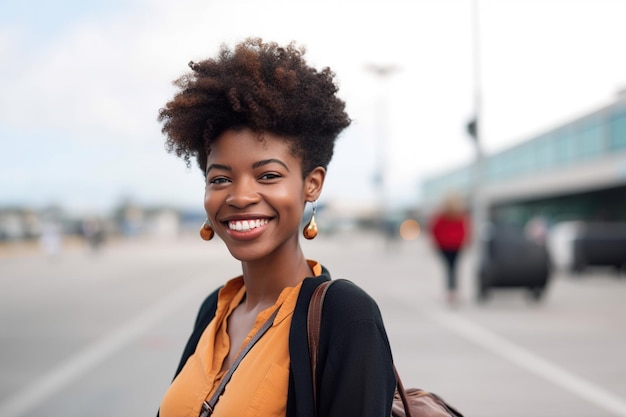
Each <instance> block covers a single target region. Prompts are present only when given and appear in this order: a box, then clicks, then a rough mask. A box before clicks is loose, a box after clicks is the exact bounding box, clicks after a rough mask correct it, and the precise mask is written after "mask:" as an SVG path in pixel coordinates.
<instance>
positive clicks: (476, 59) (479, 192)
mask: <svg viewBox="0 0 626 417" xmlns="http://www.w3.org/2000/svg"><path fill="white" fill-rule="evenodd" d="M471 2H472V41H473V66H474V118H473V120H472V121H471V122H470V125H468V133H469V134H470V136H472V139H473V141H474V148H475V151H476V159H475V162H474V167H473V172H472V181H471V190H470V201H471V203H470V204H471V209H472V224H473V229H474V232H473V233H472V237H473V238H472V241H473V243H474V244H475V245H474V246H475V249H476V250H477V252H480V250H481V248H480V240H481V234H482V232H483V230H484V226H485V223H486V220H487V208H486V205H485V200H484V198H485V195H484V193H483V191H484V165H485V158H484V152H483V143H482V139H483V135H482V130H483V126H484V123H483V114H482V85H481V84H482V83H481V81H482V80H481V66H480V64H481V55H480V52H481V51H480V24H479V17H480V14H479V13H480V5H479V0H471Z"/></svg>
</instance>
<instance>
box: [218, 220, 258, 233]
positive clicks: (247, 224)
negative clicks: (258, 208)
mask: <svg viewBox="0 0 626 417" xmlns="http://www.w3.org/2000/svg"><path fill="white" fill-rule="evenodd" d="M267 222H268V220H267V219H256V220H237V221H230V222H228V228H229V229H230V230H237V231H238V232H242V231H243V232H245V231H248V230H252V229H256V228H257V227H261V226H264V225H266V224H267Z"/></svg>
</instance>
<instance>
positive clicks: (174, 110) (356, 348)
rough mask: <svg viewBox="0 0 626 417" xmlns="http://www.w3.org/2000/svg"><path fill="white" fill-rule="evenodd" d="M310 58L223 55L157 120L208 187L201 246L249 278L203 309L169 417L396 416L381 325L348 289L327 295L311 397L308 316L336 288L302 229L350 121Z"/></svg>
mask: <svg viewBox="0 0 626 417" xmlns="http://www.w3.org/2000/svg"><path fill="white" fill-rule="evenodd" d="M304 53H305V51H304V49H303V48H297V47H296V46H295V45H294V44H293V43H291V44H289V45H287V46H284V47H281V46H279V45H277V44H275V43H265V42H263V41H261V40H260V39H248V40H246V41H245V42H243V43H241V44H238V45H236V47H235V48H234V49H230V48H228V47H227V46H223V47H222V49H221V51H220V53H219V55H218V57H216V58H213V59H208V60H205V61H202V62H199V63H194V62H192V63H190V67H191V69H192V72H191V73H189V74H186V75H184V76H182V77H181V78H179V79H178V80H177V81H176V82H175V84H176V85H177V86H178V87H179V88H180V91H179V92H178V94H176V95H175V97H174V98H173V99H172V100H171V101H170V102H168V103H167V104H166V106H165V107H164V108H163V109H161V110H160V113H159V121H161V122H162V123H163V128H162V131H163V133H164V134H165V135H166V136H167V146H168V149H169V151H171V152H173V153H175V154H176V155H178V156H180V157H183V158H184V159H185V161H186V162H187V164H190V163H191V159H192V157H194V158H195V159H196V161H197V163H198V165H199V167H200V169H201V170H202V172H203V173H204V175H205V180H206V186H205V199H204V209H205V211H206V215H207V221H206V222H205V224H204V225H203V226H202V229H201V235H202V237H203V238H204V239H210V238H211V237H212V235H213V233H215V234H217V235H218V236H220V238H221V239H222V240H223V242H224V244H225V245H226V247H227V248H228V250H229V251H230V253H231V255H232V256H233V257H234V258H235V259H237V260H239V261H240V262H241V267H242V274H241V275H240V276H239V277H235V278H233V279H230V280H228V281H227V282H226V284H225V285H224V286H223V287H221V288H219V289H217V290H216V291H215V292H213V293H212V294H210V295H209V296H208V297H207V298H206V300H205V302H204V303H203V304H202V306H201V307H200V312H199V314H198V318H197V320H196V326H195V328H194V331H193V333H192V335H191V336H190V338H189V341H188V342H187V346H186V348H185V350H184V352H183V357H182V359H181V361H180V363H179V366H178V369H177V371H176V376H175V378H174V380H173V382H172V384H171V385H170V387H169V389H168V390H167V392H166V393H165V396H164V398H163V401H162V403H161V407H160V410H159V413H160V415H161V416H162V417H182V416H186V417H190V416H191V417H196V416H207V415H213V416H217V417H219V416H233V415H240V416H258V417H261V416H262V417H267V416H280V417H283V416H285V417H287V416H289V417H291V416H309V417H314V416H315V410H317V411H318V412H319V415H323V416H331V417H332V416H341V417H350V416H355V417H356V416H359V417H363V416H366V417H367V416H371V417H374V416H380V417H383V416H385V417H387V416H389V413H390V410H391V403H392V399H393V393H394V390H395V383H396V381H395V377H394V371H393V361H392V357H391V351H390V348H389V342H388V340H387V335H386V331H385V328H384V325H383V322H382V318H381V315H380V312H379V309H378V306H377V304H376V302H375V301H374V300H373V299H372V298H371V297H369V295H367V294H366V293H365V292H364V291H363V290H361V289H360V288H359V287H357V286H356V285H354V284H353V283H351V282H349V281H346V280H341V281H338V282H337V283H336V284H335V285H333V286H332V288H331V289H330V290H329V291H328V293H327V295H326V299H325V305H324V308H325V310H324V311H325V314H324V315H323V316H322V322H321V333H320V340H319V351H318V360H317V365H318V366H317V372H316V377H317V379H316V381H317V382H316V386H313V379H312V367H311V363H310V362H309V351H308V340H307V325H306V320H307V310H308V305H309V301H310V299H311V296H312V294H313V292H314V290H315V289H316V288H317V287H318V285H320V284H321V283H322V282H324V281H328V280H330V279H331V278H330V273H329V272H328V270H326V268H324V267H323V266H322V265H321V264H320V263H319V262H318V261H315V260H311V259H307V258H306V257H305V256H304V253H303V250H302V248H301V246H300V240H299V239H300V234H301V231H300V225H301V222H302V216H303V212H304V207H305V204H306V203H307V202H312V203H314V202H315V201H317V199H318V198H319V196H320V194H321V192H322V188H323V185H324V180H325V178H326V169H327V167H328V164H329V162H330V159H331V157H332V155H333V148H334V143H335V140H336V139H337V137H338V135H339V134H340V133H341V131H342V130H343V129H344V128H346V127H347V126H348V125H349V124H350V119H349V118H348V115H347V114H346V112H345V103H344V102H343V101H342V100H340V99H339V98H338V97H337V95H336V94H337V87H336V85H335V82H334V74H333V72H332V71H331V70H330V69H329V68H325V69H323V70H321V71H318V70H317V69H315V68H313V67H311V66H309V65H308V64H307V63H306V62H305V60H304ZM312 229H314V228H312ZM307 230H308V231H310V229H308V228H307ZM305 235H306V237H307V238H311V237H313V235H312V234H310V232H307V233H306V234H305ZM244 356H245V360H243V358H244ZM314 392H317V395H316V396H314ZM314 398H315V399H314ZM355 400H357V401H358V405H357V406H355Z"/></svg>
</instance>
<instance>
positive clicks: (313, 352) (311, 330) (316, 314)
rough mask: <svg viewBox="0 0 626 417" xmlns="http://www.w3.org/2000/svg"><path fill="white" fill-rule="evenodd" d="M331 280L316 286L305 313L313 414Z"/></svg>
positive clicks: (400, 387)
mask: <svg viewBox="0 0 626 417" xmlns="http://www.w3.org/2000/svg"><path fill="white" fill-rule="evenodd" d="M333 282H335V281H332V280H331V281H325V282H323V283H321V284H320V285H318V286H317V288H316V289H315V291H314V292H313V295H312V296H311V301H310V302H309V311H308V314H307V336H308V341H309V357H310V359H311V372H312V374H313V407H314V410H315V416H317V353H318V350H319V338H320V330H321V328H322V307H323V306H324V298H325V297H326V291H328V288H329V287H330V286H331V284H332V283H333ZM393 372H394V374H395V376H396V390H397V392H398V395H399V396H400V399H401V400H402V405H403V406H404V412H405V415H406V417H412V415H411V409H410V407H409V401H408V399H407V394H406V391H405V389H404V385H403V384H402V381H401V380H400V375H399V374H398V370H397V369H396V366H395V365H394V366H393Z"/></svg>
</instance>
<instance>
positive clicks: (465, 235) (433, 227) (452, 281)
mask: <svg viewBox="0 0 626 417" xmlns="http://www.w3.org/2000/svg"><path fill="white" fill-rule="evenodd" d="M430 232H431V235H432V237H433V243H434V245H435V247H436V249H437V251H438V252H439V253H440V254H441V257H442V259H443V261H444V264H445V267H446V276H447V283H446V284H447V285H446V288H447V300H448V302H449V303H450V304H454V303H456V302H457V298H458V295H457V263H458V262H457V261H458V258H459V255H460V254H461V251H462V250H463V248H464V247H465V245H466V244H467V243H468V242H469V241H470V239H469V234H470V221H469V218H468V216H467V214H466V213H465V209H464V205H463V201H462V199H461V197H460V196H459V195H457V194H450V195H448V197H447V198H446V199H445V200H444V202H443V205H442V207H441V209H440V210H439V211H438V212H436V213H435V214H434V215H433V217H432V219H431V221H430Z"/></svg>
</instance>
